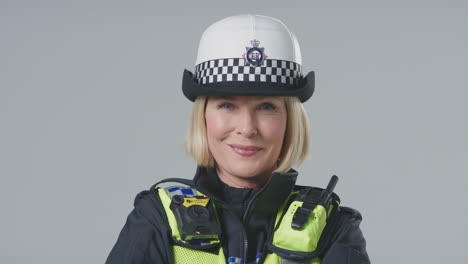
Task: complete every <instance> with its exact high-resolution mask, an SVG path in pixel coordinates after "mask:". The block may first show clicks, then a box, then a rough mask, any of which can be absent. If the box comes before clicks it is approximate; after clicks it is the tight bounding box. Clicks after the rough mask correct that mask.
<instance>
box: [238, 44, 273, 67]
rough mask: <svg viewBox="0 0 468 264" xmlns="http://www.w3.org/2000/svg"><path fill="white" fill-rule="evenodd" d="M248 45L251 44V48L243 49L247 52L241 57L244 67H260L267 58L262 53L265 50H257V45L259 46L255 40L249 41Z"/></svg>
mask: <svg viewBox="0 0 468 264" xmlns="http://www.w3.org/2000/svg"><path fill="white" fill-rule="evenodd" d="M250 44H252V47H245V50H246V51H247V52H246V53H244V54H243V55H242V57H243V58H244V59H245V65H249V66H252V67H254V68H255V67H257V66H261V65H262V64H263V62H264V61H265V59H266V58H267V55H266V54H265V53H264V50H265V48H264V47H261V48H259V47H258V45H260V41H258V40H256V39H254V40H251V41H250Z"/></svg>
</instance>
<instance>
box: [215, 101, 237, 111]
mask: <svg viewBox="0 0 468 264" xmlns="http://www.w3.org/2000/svg"><path fill="white" fill-rule="evenodd" d="M218 108H222V109H226V110H231V109H233V108H234V106H233V105H232V104H230V103H222V104H220V105H219V106H218Z"/></svg>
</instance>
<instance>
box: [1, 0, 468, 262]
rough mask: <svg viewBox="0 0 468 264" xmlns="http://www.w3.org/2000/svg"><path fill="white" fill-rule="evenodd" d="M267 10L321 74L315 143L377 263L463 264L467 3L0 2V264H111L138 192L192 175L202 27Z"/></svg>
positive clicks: (311, 180)
mask: <svg viewBox="0 0 468 264" xmlns="http://www.w3.org/2000/svg"><path fill="white" fill-rule="evenodd" d="M242 13H257V14H263V15H268V16H273V17H276V18H279V19H280V20H282V21H283V22H284V23H285V24H286V25H287V26H288V27H289V28H290V29H291V30H292V31H293V32H295V33H296V35H297V37H298V39H299V43H300V45H301V49H302V54H303V66H304V69H305V70H306V71H310V70H314V71H315V72H316V76H317V83H316V92H315V94H314V96H313V97H312V98H311V99H310V100H309V101H308V102H307V103H306V104H305V107H306V109H307V112H308V113H309V116H310V119H311V125H312V154H311V156H310V157H309V159H308V160H307V161H306V162H305V163H304V164H303V165H302V166H300V167H296V169H297V170H298V171H299V172H300V177H299V183H300V184H309V185H315V186H324V185H325V184H326V183H327V182H328V180H329V177H330V176H331V175H332V174H337V175H338V176H339V177H340V181H339V183H338V185H337V188H336V192H337V193H338V194H339V195H340V196H341V199H342V203H343V205H346V206H351V207H354V208H356V209H358V210H359V211H360V212H361V213H362V214H363V217H364V220H363V222H362V226H361V227H362V230H363V232H364V235H365V237H366V239H367V242H368V247H367V250H368V252H369V255H370V257H371V260H372V262H373V263H389V264H390V263H392V264H393V263H425V264H429V263H465V262H466V259H467V258H468V253H467V252H468V246H467V242H466V238H467V237H468V228H467V227H466V224H467V223H468V213H467V206H466V200H467V198H468V195H467V194H466V188H467V185H468V181H467V176H468V174H467V167H466V166H467V161H468V150H467V149H468V148H467V147H468V146H467V145H468V144H467V140H466V137H467V135H468V124H467V110H468V107H467V102H468V101H467V99H468V98H467V97H468V91H467V88H468V80H467V76H468V52H467V47H468V4H467V2H466V1H423V0H420V1H415V0H405V1H385V2H384V1H344V0H343V1H311V0H309V1H281V2H278V3H276V2H273V1H259V0H256V1H231V2H222V1H216V2H215V1H173V2H172V3H169V2H168V1H165V2H159V1H107V2H104V1H5V0H2V1H0V34H1V41H0V190H1V191H0V208H1V220H0V262H1V263H44V264H45V263H77V264H78V263H79V264H82V263H103V262H104V261H105V259H106V257H107V255H108V253H109V251H110V250H111V248H112V246H113V245H114V243H115V242H116V240H117V237H118V234H119V232H120V230H121V228H122V227H123V225H124V223H125V220H126V217H127V215H128V213H130V211H131V209H132V208H133V199H134V197H135V195H136V194H137V193H138V192H140V191H142V190H144V189H148V188H149V187H150V186H151V185H152V184H153V183H155V182H156V181H158V180H159V179H161V178H165V177H186V178H191V177H192V176H193V174H194V172H195V165H196V164H195V162H194V161H193V160H192V159H191V158H190V157H188V156H186V155H185V153H184V150H183V142H184V138H185V134H186V127H187V120H188V115H189V112H190V109H191V103H190V102H189V101H188V100H187V99H185V97H183V95H182V92H181V77H182V72H183V69H184V68H187V69H190V70H193V66H194V63H195V59H196V52H197V47H198V41H199V38H200V36H201V34H202V32H203V31H204V29H205V28H206V27H207V26H208V25H210V24H211V23H213V22H215V21H217V20H220V19H222V18H224V17H226V16H230V15H236V14H242Z"/></svg>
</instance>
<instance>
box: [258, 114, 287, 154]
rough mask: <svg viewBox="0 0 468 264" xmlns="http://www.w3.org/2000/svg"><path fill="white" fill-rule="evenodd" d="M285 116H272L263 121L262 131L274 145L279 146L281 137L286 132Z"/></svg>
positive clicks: (281, 141)
mask: <svg viewBox="0 0 468 264" xmlns="http://www.w3.org/2000/svg"><path fill="white" fill-rule="evenodd" d="M286 124H287V122H286V116H281V117H279V118H273V119H270V120H268V122H265V123H264V125H263V131H264V135H265V138H267V139H268V141H270V143H272V144H274V145H275V147H279V148H281V146H282V144H283V139H284V136H285V134H286Z"/></svg>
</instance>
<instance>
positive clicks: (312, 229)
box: [157, 187, 339, 264]
mask: <svg viewBox="0 0 468 264" xmlns="http://www.w3.org/2000/svg"><path fill="white" fill-rule="evenodd" d="M195 191H196V192H197V195H200V196H203V194H202V193H200V192H199V191H197V190H195ZM157 192H158V195H159V199H160V200H161V203H162V205H163V207H164V211H165V213H166V216H167V220H168V223H169V226H170V229H171V232H172V237H173V238H174V239H175V241H176V243H174V245H173V259H174V263H176V264H198V263H209V264H211V263H220V264H221V263H229V264H231V263H235V264H238V263H244V260H241V259H239V258H232V257H230V258H226V256H224V251H223V248H222V246H221V244H220V240H219V238H215V239H212V240H210V241H209V242H207V243H203V245H193V244H191V243H190V242H189V241H185V240H184V239H183V238H182V234H181V233H180V230H179V226H178V221H177V218H176V216H175V214H174V213H173V211H172V210H171V209H170V205H171V195H170V193H169V192H168V191H167V190H166V189H164V188H160V187H158V188H157ZM298 193H299V191H293V192H291V193H290V195H289V198H288V199H286V201H285V202H284V203H283V204H282V205H281V207H280V208H279V209H278V213H277V216H276V220H275V227H274V229H273V230H274V234H273V238H272V241H271V244H270V245H269V249H270V251H273V253H268V254H267V255H266V256H264V260H263V261H262V263H266V264H284V263H288V264H296V263H297V264H299V263H311V264H320V259H319V257H314V255H313V254H314V252H315V251H316V249H317V245H318V242H319V240H320V237H321V235H322V231H323V230H324V228H325V225H326V224H327V219H328V218H329V216H330V214H331V212H332V210H333V208H334V207H337V206H338V204H339V199H337V200H335V201H333V203H332V204H331V206H330V207H329V208H328V211H327V209H326V208H325V207H324V206H321V205H317V206H316V207H315V208H314V209H313V210H312V212H311V213H310V216H309V218H308V219H307V221H306V222H305V224H304V225H303V227H302V228H301V229H295V228H292V226H291V224H292V221H293V216H294V214H295V213H296V211H297V210H298V209H299V208H301V206H302V205H303V202H302V201H297V200H294V201H292V202H290V201H288V200H290V199H291V197H293V196H295V195H297V194H298ZM288 204H289V206H288V208H286V206H287V205H288ZM213 206H214V203H213ZM285 210H286V211H285ZM215 212H216V210H215ZM216 217H218V216H217V213H216ZM218 219H219V218H218ZM215 247H219V251H218V253H217V254H213V253H212V252H206V251H204V250H200V249H206V248H215ZM279 251H281V252H287V253H292V254H290V255H300V256H301V255H302V256H304V255H306V256H307V255H308V256H312V257H311V258H309V259H307V257H306V258H305V260H300V261H297V260H296V261H295V260H293V259H289V258H286V257H284V254H281V255H283V256H281V255H280V254H278V253H280V252H279Z"/></svg>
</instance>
